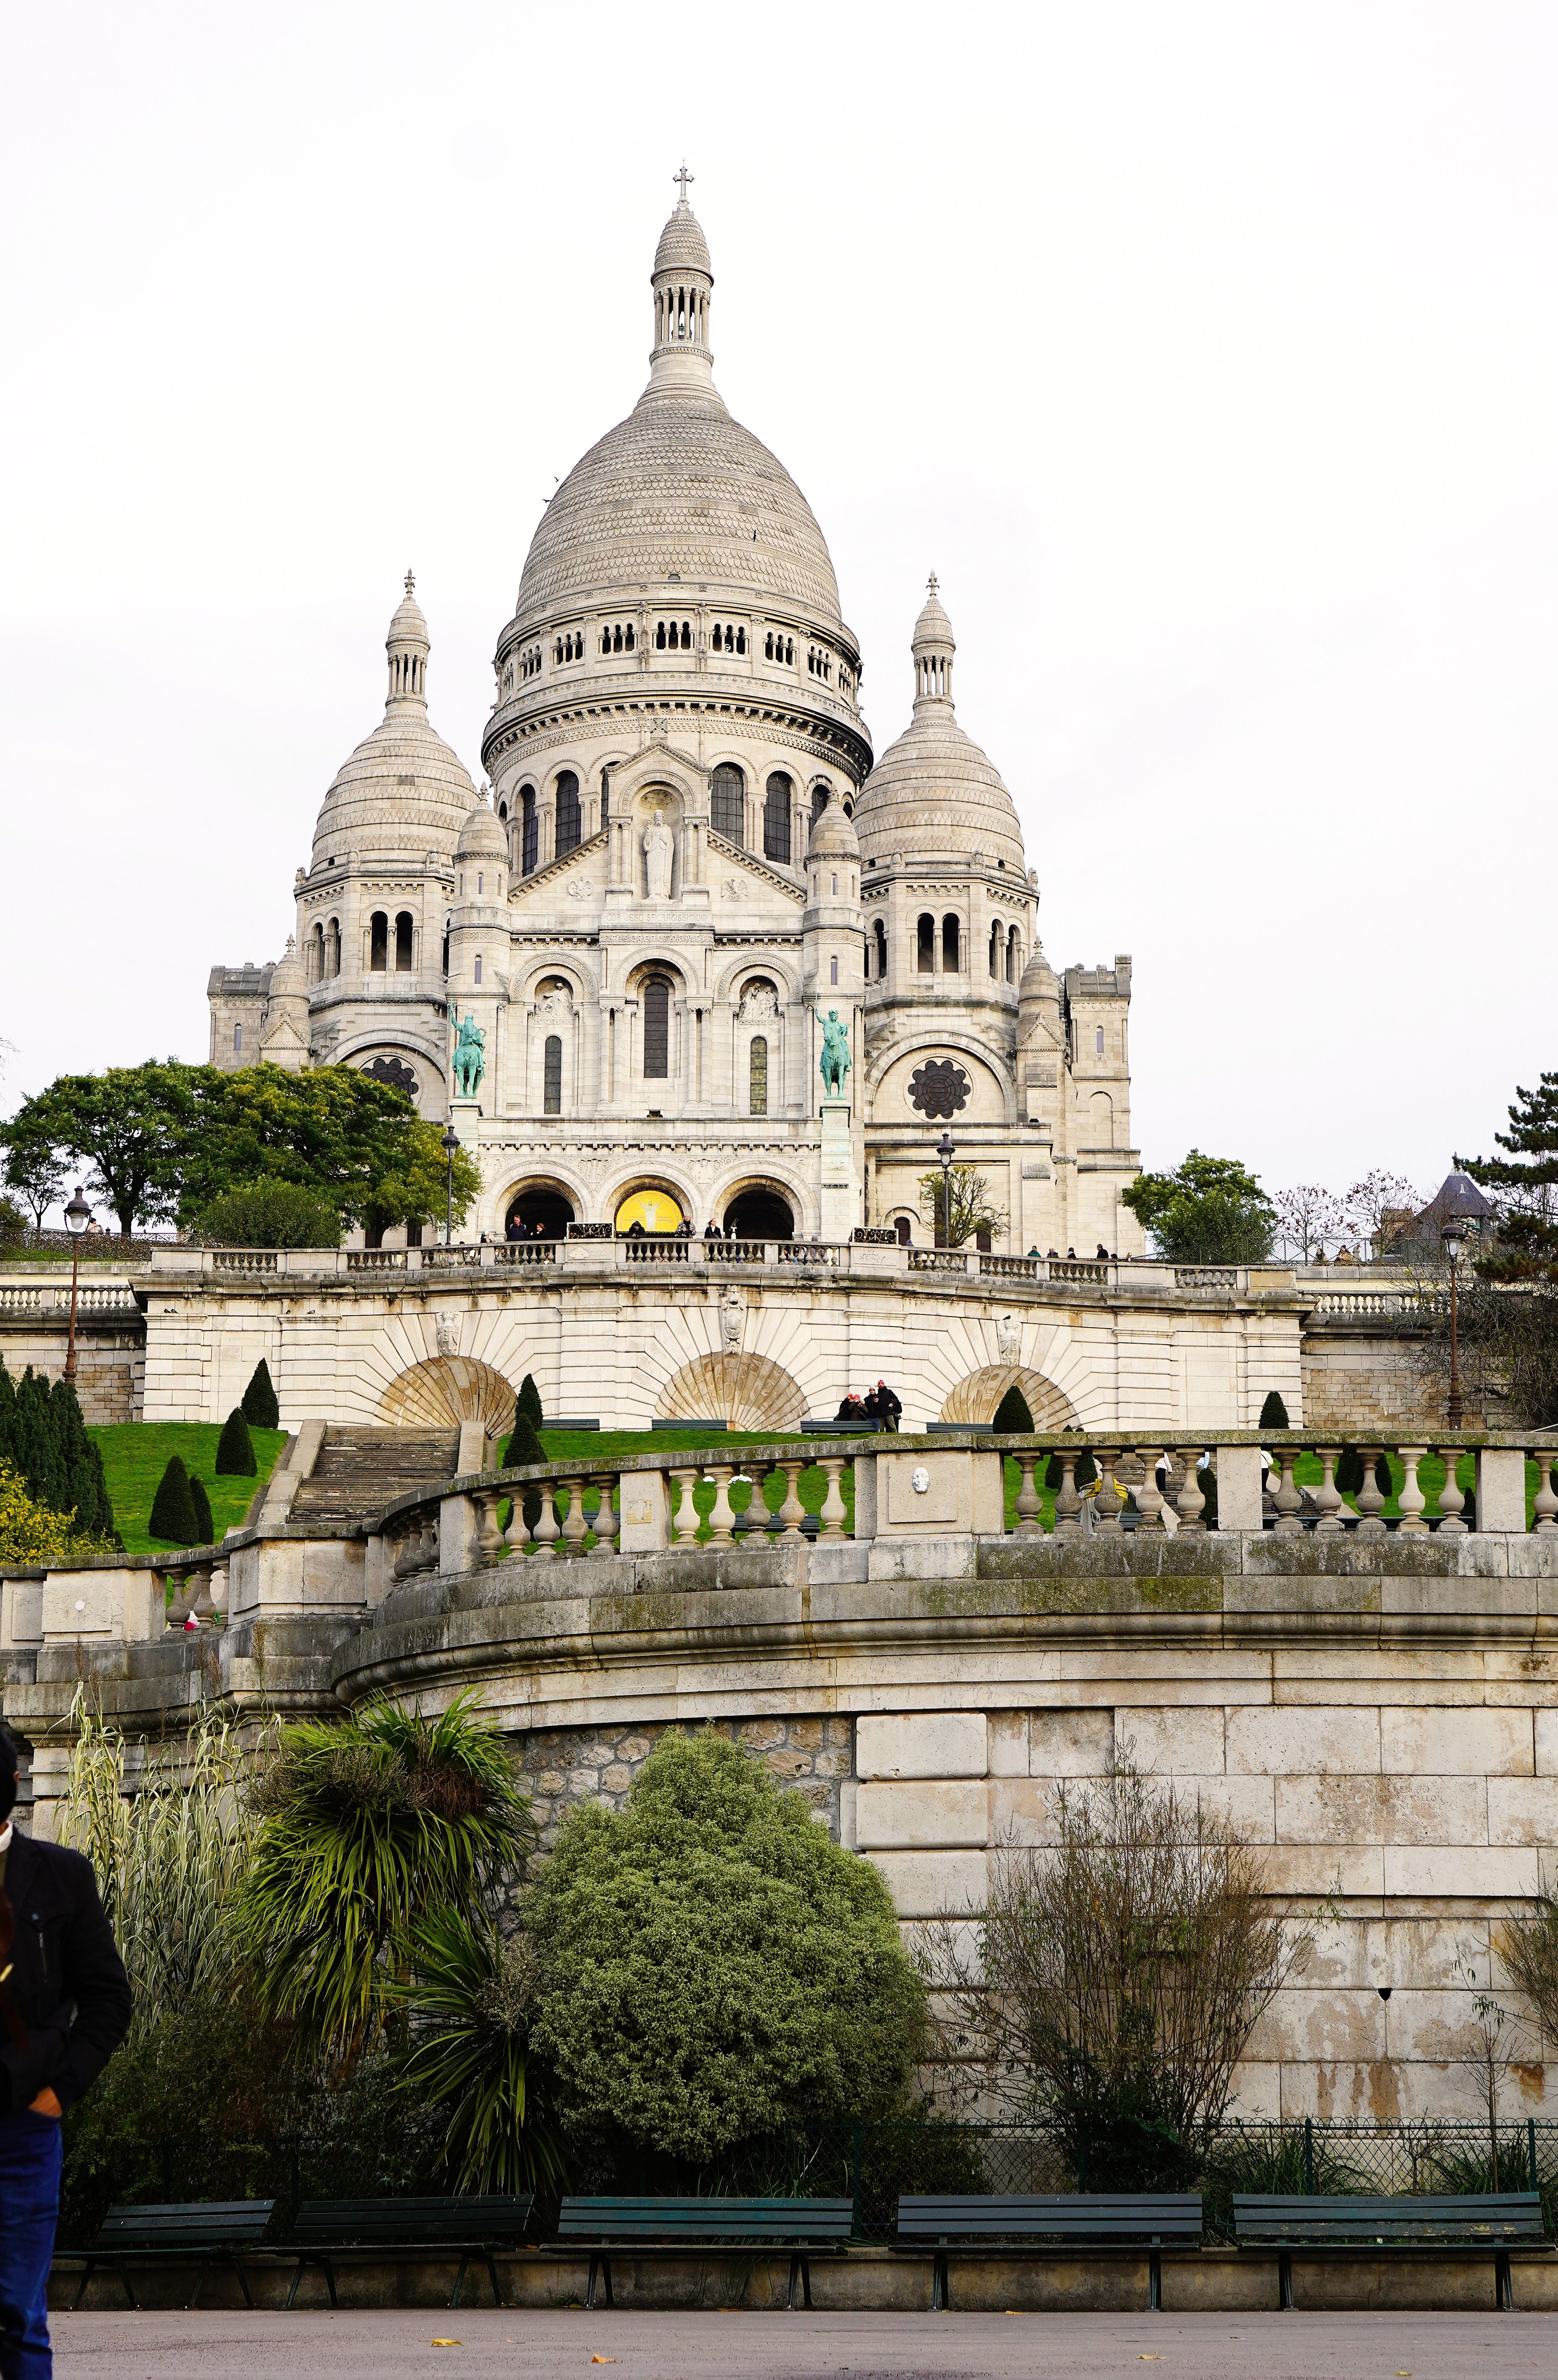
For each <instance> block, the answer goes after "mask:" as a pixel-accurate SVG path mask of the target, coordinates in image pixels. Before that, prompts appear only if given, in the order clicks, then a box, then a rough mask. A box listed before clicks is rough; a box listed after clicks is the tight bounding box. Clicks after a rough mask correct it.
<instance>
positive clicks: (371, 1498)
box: [292, 1424, 460, 1523]
mask: <svg viewBox="0 0 1558 2380" xmlns="http://www.w3.org/2000/svg"><path fill="white" fill-rule="evenodd" d="M459 1442H460V1434H459V1432H458V1430H457V1429H388V1428H378V1427H368V1426H357V1425H348V1424H341V1425H338V1426H337V1425H332V1426H331V1427H328V1428H327V1429H326V1431H325V1433H324V1443H323V1446H322V1447H321V1449H320V1452H319V1460H318V1462H317V1463H315V1465H314V1467H313V1471H312V1473H311V1475H310V1477H309V1478H307V1479H305V1480H304V1482H303V1484H302V1486H301V1487H300V1488H298V1494H297V1497H296V1498H295V1500H294V1502H293V1506H292V1517H293V1519H294V1520H295V1521H301V1520H310V1521H327V1522H336V1523H339V1522H345V1521H360V1520H363V1519H366V1518H367V1517H369V1516H370V1515H371V1514H372V1513H374V1512H380V1511H382V1510H383V1507H384V1505H386V1504H393V1503H394V1502H395V1501H396V1498H397V1497H400V1496H412V1495H415V1494H417V1493H418V1492H419V1490H421V1489H425V1488H435V1487H437V1485H438V1484H439V1482H440V1481H441V1480H444V1479H448V1478H452V1477H453V1475H454V1471H455V1464H456V1458H457V1456H458V1452H459Z"/></svg>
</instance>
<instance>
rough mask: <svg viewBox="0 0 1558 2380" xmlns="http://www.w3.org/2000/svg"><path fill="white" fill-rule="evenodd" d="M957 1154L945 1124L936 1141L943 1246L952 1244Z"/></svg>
mask: <svg viewBox="0 0 1558 2380" xmlns="http://www.w3.org/2000/svg"><path fill="white" fill-rule="evenodd" d="M956 1154H957V1151H956V1149H955V1147H954V1146H953V1139H952V1135H951V1133H950V1132H948V1131H947V1129H946V1126H945V1125H944V1124H943V1127H942V1136H941V1138H940V1140H939V1141H938V1142H937V1143H936V1155H937V1156H938V1157H939V1158H940V1159H941V1160H942V1245H943V1248H950V1247H951V1245H952V1160H953V1159H954V1158H955V1156H956Z"/></svg>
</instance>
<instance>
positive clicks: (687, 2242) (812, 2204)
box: [557, 2198, 855, 2312]
mask: <svg viewBox="0 0 1558 2380" xmlns="http://www.w3.org/2000/svg"><path fill="white" fill-rule="evenodd" d="M854 2211H855V2210H854V2201H853V2200H852V2199H848V2198H565V2199H564V2201H563V2205H562V2212H561V2214H560V2216H559V2218H558V2223H557V2237H558V2239H559V2240H574V2241H577V2242H578V2244H579V2245H580V2246H584V2245H587V2244H588V2246H589V2248H590V2289H589V2293H588V2295H587V2296H586V2299H585V2303H586V2304H587V2305H589V2306H593V2305H594V2302H595V2280H596V2275H597V2273H599V2274H600V2275H601V2276H602V2277H603V2278H604V2281H605V2284H606V2303H607V2304H608V2305H615V2302H616V2301H615V2298H614V2297H613V2295H612V2260H611V2252H612V2250H613V2249H614V2248H618V2249H621V2248H639V2249H648V2250H650V2251H651V2253H655V2252H666V2251H670V2250H673V2249H676V2248H788V2250H789V2251H790V2289H789V2297H788V2300H787V2303H788V2305H789V2307H790V2309H791V2311H792V2312H793V2311H794V2308H795V2303H796V2283H797V2279H798V2280H799V2282H800V2285H801V2290H802V2295H803V2301H804V2302H805V2304H807V2305H808V2306H809V2305H810V2303H811V2264H810V2257H809V2251H810V2250H811V2249H812V2248H821V2247H834V2248H842V2247H843V2246H844V2245H845V2243H846V2240H848V2238H849V2234H850V2231H851V2228H853V2222H854Z"/></svg>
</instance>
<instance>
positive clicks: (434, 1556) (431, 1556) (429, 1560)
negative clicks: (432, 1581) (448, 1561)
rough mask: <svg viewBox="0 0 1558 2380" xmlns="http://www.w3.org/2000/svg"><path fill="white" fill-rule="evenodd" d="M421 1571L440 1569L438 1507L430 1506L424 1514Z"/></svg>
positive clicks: (420, 1552) (418, 1563) (419, 1559)
mask: <svg viewBox="0 0 1558 2380" xmlns="http://www.w3.org/2000/svg"><path fill="white" fill-rule="evenodd" d="M417 1568H418V1569H419V1570H420V1571H436V1570H437V1568H438V1507H437V1505H436V1504H430V1505H429V1506H428V1508H427V1510H426V1511H425V1512H423V1514H422V1542H421V1546H420V1551H419V1554H418V1558H417Z"/></svg>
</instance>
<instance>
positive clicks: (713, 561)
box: [515, 394, 844, 633]
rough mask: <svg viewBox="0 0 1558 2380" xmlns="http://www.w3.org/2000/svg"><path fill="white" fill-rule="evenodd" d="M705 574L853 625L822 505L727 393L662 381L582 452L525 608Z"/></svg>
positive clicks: (662, 595) (528, 612)
mask: <svg viewBox="0 0 1558 2380" xmlns="http://www.w3.org/2000/svg"><path fill="white" fill-rule="evenodd" d="M673 571H676V572H679V573H680V576H681V588H680V589H679V590H677V592H676V600H677V601H690V600H693V599H694V598H695V597H696V593H697V589H698V588H699V587H700V585H708V586H709V587H710V588H719V589H736V590H739V591H740V593H741V594H742V595H744V596H746V597H749V599H750V600H751V601H755V602H756V603H757V604H759V605H760V606H761V604H762V603H763V602H765V601H766V602H770V603H773V604H775V605H778V606H780V607H782V608H784V609H785V610H786V611H799V612H800V613H803V614H804V615H805V616H806V617H807V618H808V619H809V620H814V621H816V623H817V624H818V625H819V626H825V627H828V628H831V629H833V630H834V631H835V633H842V632H843V630H844V623H843V619H842V617H841V614H840V611H839V601H838V581H837V579H836V578H835V577H834V565H833V559H832V556H831V555H830V554H829V553H828V547H827V540H825V538H824V537H823V535H822V530H821V529H820V528H818V526H817V523H816V520H815V519H814V517H813V516H812V511H811V507H810V505H809V504H808V503H807V501H806V498H805V497H804V496H803V495H802V494H801V492H800V490H799V489H798V488H797V485H796V483H795V481H794V480H792V479H791V477H790V475H789V473H788V472H787V471H786V470H785V467H784V465H783V464H782V463H781V462H780V461H779V460H778V458H777V456H776V455H771V454H770V453H769V451H768V448H767V447H766V446H764V445H763V444H762V443H761V440H759V439H756V438H754V437H753V436H752V433H751V431H749V430H743V429H742V427H741V424H740V423H739V422H738V421H733V420H732V419H731V418H730V415H729V414H728V413H727V412H726V411H725V408H724V405H723V404H722V402H721V401H720V399H719V398H718V396H713V395H704V394H696V395H694V394H688V395H654V396H652V397H651V398H648V399H646V400H643V401H640V403H639V405H638V406H636V407H635V408H634V410H633V411H632V412H631V413H630V414H629V415H628V416H627V419H626V421H619V422H618V423H617V425H616V427H615V430H608V431H607V432H606V434H605V436H604V437H603V438H602V439H601V440H599V441H598V442H597V443H596V444H595V445H593V446H591V448H590V452H589V453H588V455H585V456H584V457H583V458H582V460H580V461H579V462H578V463H576V464H575V465H574V468H573V469H572V470H571V471H570V472H569V473H568V476H567V478H566V480H564V482H563V484H562V486H561V487H560V488H559V489H558V491H557V492H556V494H555V495H554V497H553V499H552V502H551V503H550V504H548V505H547V508H546V511H545V513H544V514H543V515H542V520H541V524H540V526H539V528H537V530H536V533H535V536H534V537H533V538H532V539H531V540H530V550H529V553H528V554H527V556H526V557H525V571H524V576H523V577H522V578H521V579H520V581H519V595H518V601H517V603H516V606H515V610H516V613H517V616H518V617H519V618H521V619H524V618H526V617H528V616H532V615H535V614H538V613H548V612H551V611H554V610H556V609H557V608H558V607H559V606H561V605H565V604H568V603H573V602H578V601H591V602H593V601H598V600H603V601H612V600H615V599H616V598H617V597H618V596H621V597H627V595H628V594H630V593H631V594H632V595H635V596H636V594H637V592H638V589H639V586H640V585H647V586H648V587H649V589H650V590H651V598H652V599H653V600H654V601H665V600H669V599H670V596H671V590H670V589H667V588H666V586H665V581H666V580H667V579H668V578H669V577H670V574H671V573H672V572H673Z"/></svg>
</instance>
